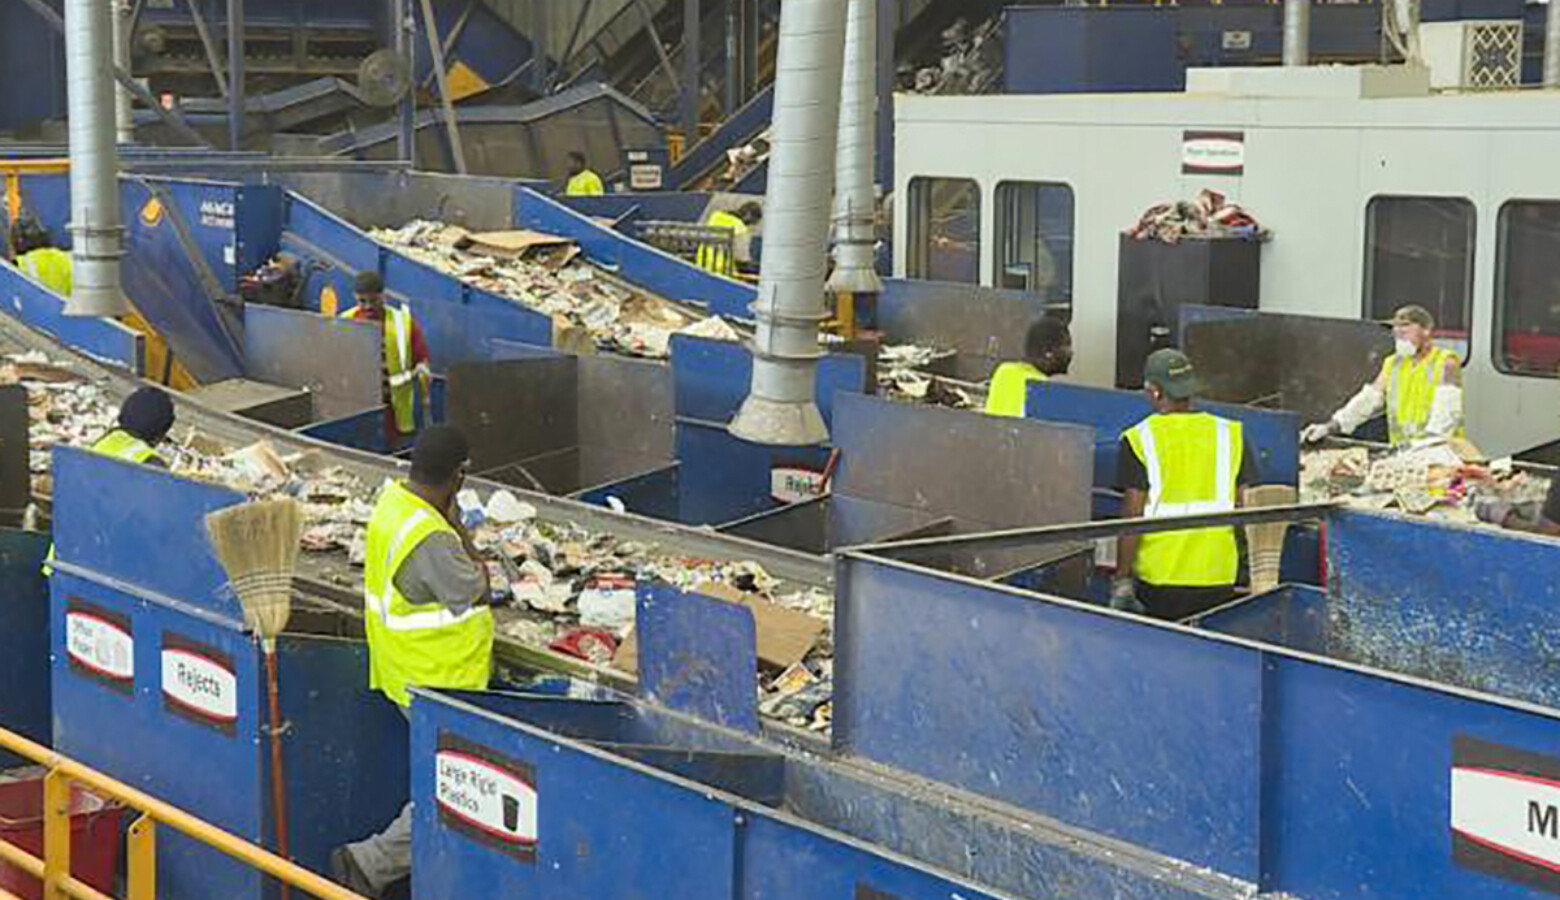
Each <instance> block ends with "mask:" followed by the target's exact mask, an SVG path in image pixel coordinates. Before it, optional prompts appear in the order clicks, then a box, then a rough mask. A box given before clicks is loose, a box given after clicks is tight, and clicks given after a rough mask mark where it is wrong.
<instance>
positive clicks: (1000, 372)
mask: <svg viewBox="0 0 1560 900" xmlns="http://www.w3.org/2000/svg"><path fill="white" fill-rule="evenodd" d="M1045 380H1046V374H1045V373H1044V372H1042V371H1040V370H1039V369H1037V368H1035V367H1034V366H1033V365H1031V364H1029V363H1026V362H1005V363H1003V364H1002V365H1000V366H997V371H996V372H994V373H992V376H991V388H990V389H989V390H988V391H987V392H986V412H988V413H990V414H991V415H994V416H1017V417H1022V416H1023V415H1024V400H1025V398H1026V397H1028V395H1029V382H1031V381H1045Z"/></svg>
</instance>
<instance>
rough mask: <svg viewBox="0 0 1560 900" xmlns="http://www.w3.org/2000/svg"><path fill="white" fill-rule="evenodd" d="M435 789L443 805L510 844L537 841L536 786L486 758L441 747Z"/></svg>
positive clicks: (481, 829) (464, 820) (490, 834)
mask: <svg viewBox="0 0 1560 900" xmlns="http://www.w3.org/2000/svg"><path fill="white" fill-rule="evenodd" d="M434 764H435V766H436V767H437V773H436V777H435V791H436V793H437V798H438V801H439V807H440V808H441V809H443V810H444V811H445V812H448V813H449V814H450V815H452V816H454V817H455V818H457V819H459V820H460V821H461V822H463V823H465V824H466V825H468V826H470V827H472V828H475V829H477V830H478V831H481V832H482V833H483V834H486V835H488V836H489V837H493V838H497V839H498V840H500V841H503V842H505V843H508V844H514V845H518V846H532V845H535V844H536V838H537V834H536V831H537V828H536V789H535V788H534V787H532V786H531V785H529V784H526V783H525V782H524V781H521V780H520V779H519V778H518V777H516V776H515V775H514V774H513V773H511V772H508V771H506V770H504V769H502V768H500V767H498V766H496V765H494V764H492V763H490V762H488V761H486V760H483V759H478V758H477V757H475V756H472V755H471V754H469V753H462V752H460V751H458V750H440V751H439V752H438V753H437V755H435V757H434Z"/></svg>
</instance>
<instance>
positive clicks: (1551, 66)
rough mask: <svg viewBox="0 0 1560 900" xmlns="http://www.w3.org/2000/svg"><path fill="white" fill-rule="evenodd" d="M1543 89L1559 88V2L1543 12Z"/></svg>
mask: <svg viewBox="0 0 1560 900" xmlns="http://www.w3.org/2000/svg"><path fill="white" fill-rule="evenodd" d="M1544 87H1547V88H1560V0H1549V8H1548V9H1546V10H1545V11H1544Z"/></svg>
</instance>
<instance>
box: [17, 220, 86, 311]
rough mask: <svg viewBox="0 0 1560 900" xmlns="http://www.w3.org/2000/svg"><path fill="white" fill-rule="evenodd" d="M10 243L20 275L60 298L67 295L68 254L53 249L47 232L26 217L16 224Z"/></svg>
mask: <svg viewBox="0 0 1560 900" xmlns="http://www.w3.org/2000/svg"><path fill="white" fill-rule="evenodd" d="M11 244H12V246H13V247H14V248H15V250H16V267H17V268H18V269H21V270H22V274H24V275H26V276H27V277H28V278H31V279H32V280H33V281H36V282H38V283H39V284H41V285H43V286H44V287H46V288H48V289H49V290H50V291H53V292H54V293H56V294H58V295H59V296H61V297H69V296H70V291H71V287H72V283H71V260H70V254H69V253H67V252H65V251H64V250H61V249H59V248H58V247H55V246H54V243H53V241H52V240H50V238H49V232H48V231H47V230H46V229H45V228H44V227H43V226H42V225H40V224H39V223H38V221H37V220H36V219H34V218H32V217H31V216H28V217H25V218H23V219H21V220H20V221H18V222H17V223H16V230H15V231H14V232H13V233H12V236H11Z"/></svg>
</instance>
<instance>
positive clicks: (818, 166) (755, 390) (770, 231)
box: [730, 0, 846, 446]
mask: <svg viewBox="0 0 1560 900" xmlns="http://www.w3.org/2000/svg"><path fill="white" fill-rule="evenodd" d="M845 7H846V5H845V3H844V2H842V0H786V2H785V3H783V4H782V5H781V13H780V45H779V59H778V62H777V64H776V68H775V115H774V121H775V124H774V152H773V154H772V155H771V156H770V159H769V190H768V191H767V193H766V195H765V198H764V261H763V269H762V273H761V275H760V278H759V286H758V299H757V301H755V303H754V310H753V312H754V317H755V318H756V319H757V320H758V328H757V331H756V332H755V334H754V336H753V344H752V348H753V381H752V386H751V388H750V389H749V393H748V396H747V399H746V400H744V401H743V402H742V408H741V409H739V410H738V411H737V415H736V418H734V419H732V421H731V426H730V431H731V433H732V434H733V435H735V436H736V437H739V438H741V439H743V440H746V441H752V442H754V443H760V444H779V445H789V446H801V445H805V444H818V443H822V442H824V441H826V440H828V438H829V432H828V429H827V428H826V427H824V424H823V416H822V414H820V413H819V412H818V405H817V403H816V402H814V393H815V390H816V387H815V383H816V380H817V371H818V359H819V358H820V357H821V356H822V355H823V351H822V348H820V347H819V345H818V326H819V324H820V323H821V322H822V321H823V319H824V317H825V315H826V313H825V311H824V303H823V281H824V272H825V270H826V269H827V264H828V232H829V215H830V211H831V206H832V203H831V196H830V195H831V193H832V189H833V187H834V154H835V149H836V148H835V140H836V136H837V133H838V127H839V113H840V73H841V68H842V66H843V61H844V49H845V48H844V43H845Z"/></svg>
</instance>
